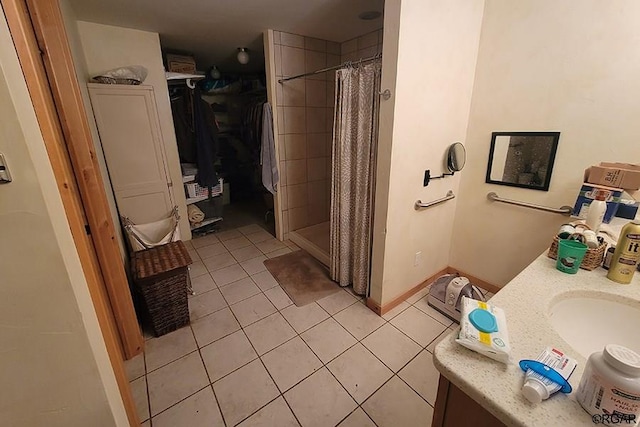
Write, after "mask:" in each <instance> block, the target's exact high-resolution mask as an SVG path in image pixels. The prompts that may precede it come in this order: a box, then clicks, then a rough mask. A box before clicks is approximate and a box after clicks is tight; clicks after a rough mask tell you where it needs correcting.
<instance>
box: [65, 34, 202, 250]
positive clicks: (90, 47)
mask: <svg viewBox="0 0 640 427" xmlns="http://www.w3.org/2000/svg"><path fill="white" fill-rule="evenodd" d="M77 26H78V32H79V35H80V41H81V44H82V50H83V53H84V57H85V60H86V66H87V67H86V71H87V76H86V77H87V79H85V81H87V80H88V78H89V77H93V76H96V75H99V74H100V73H103V72H105V71H108V70H110V69H112V68H117V67H123V66H127V65H142V66H144V67H146V68H147V70H148V71H149V74H148V76H147V79H146V80H145V81H144V84H147V85H151V86H153V87H154V95H155V98H156V107H157V109H158V116H159V118H160V128H161V131H162V138H163V140H164V144H165V153H166V156H167V162H168V167H169V173H170V175H171V180H172V182H173V197H174V200H175V203H176V204H177V205H178V206H179V207H180V217H181V221H180V234H181V235H182V239H183V240H189V239H190V236H191V230H190V227H189V221H188V217H187V212H186V201H185V196H184V190H183V186H182V172H181V170H180V160H179V156H178V146H177V143H176V135H175V129H174V127H173V117H172V115H171V103H170V100H169V91H168V88H167V80H166V78H165V75H164V66H163V64H162V52H161V50H160V38H159V36H158V34H157V33H152V32H148V31H140V30H132V29H129V28H122V27H114V26H111V25H102V24H94V23H92V22H84V21H77ZM167 214H168V212H167ZM158 219H162V218H161V217H159V218H158Z"/></svg>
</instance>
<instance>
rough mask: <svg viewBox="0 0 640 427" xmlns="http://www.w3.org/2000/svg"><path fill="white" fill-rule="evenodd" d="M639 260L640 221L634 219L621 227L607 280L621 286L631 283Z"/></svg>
mask: <svg viewBox="0 0 640 427" xmlns="http://www.w3.org/2000/svg"><path fill="white" fill-rule="evenodd" d="M639 259H640V219H634V220H633V221H631V222H630V223H628V224H627V225H625V226H624V227H622V231H621V232H620V237H619V238H618V244H617V245H616V251H615V252H614V253H613V258H612V259H611V266H610V267H609V272H608V273H607V278H608V279H609V280H613V281H614V282H618V283H622V284H627V283H631V279H632V278H633V273H635V271H636V265H637V264H638V260H639Z"/></svg>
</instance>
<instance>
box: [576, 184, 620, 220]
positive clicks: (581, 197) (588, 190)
mask: <svg viewBox="0 0 640 427" xmlns="http://www.w3.org/2000/svg"><path fill="white" fill-rule="evenodd" d="M597 191H604V192H606V199H605V201H606V202H607V210H606V212H605V213H604V218H603V220H602V222H604V223H605V224H608V223H609V222H611V218H613V217H614V215H615V214H616V212H617V211H618V205H619V204H620V197H621V196H622V191H623V190H622V189H621V188H612V187H606V186H604V185H594V184H591V183H587V182H585V183H584V184H582V188H581V189H580V193H579V194H578V198H577V199H576V204H575V205H574V207H573V215H574V216H576V217H578V218H581V219H586V218H587V212H589V205H590V204H591V202H593V201H594V200H595V198H596V192H597Z"/></svg>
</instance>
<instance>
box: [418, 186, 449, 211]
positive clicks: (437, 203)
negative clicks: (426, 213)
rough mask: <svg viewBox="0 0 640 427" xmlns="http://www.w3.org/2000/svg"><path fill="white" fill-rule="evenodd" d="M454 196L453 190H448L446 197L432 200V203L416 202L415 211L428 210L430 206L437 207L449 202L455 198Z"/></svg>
mask: <svg viewBox="0 0 640 427" xmlns="http://www.w3.org/2000/svg"><path fill="white" fill-rule="evenodd" d="M455 197H456V196H455V194H453V190H449V191H447V195H446V196H444V197H443V198H442V199H438V200H434V201H432V202H428V203H422V201H421V200H418V201H416V204H415V205H414V208H415V210H418V209H424V208H430V207H431V206H435V205H439V204H440V203H444V202H446V201H447V200H451V199H453V198H455Z"/></svg>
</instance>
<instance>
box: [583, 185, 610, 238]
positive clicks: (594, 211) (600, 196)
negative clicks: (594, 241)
mask: <svg viewBox="0 0 640 427" xmlns="http://www.w3.org/2000/svg"><path fill="white" fill-rule="evenodd" d="M605 197H606V193H605V192H604V191H596V198H595V200H594V201H593V202H591V204H590V205H589V211H588V212H587V221H586V223H587V225H588V226H589V228H590V229H592V230H593V231H598V227H600V225H601V224H602V219H603V218H604V214H605V212H606V211H607V202H605Z"/></svg>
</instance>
